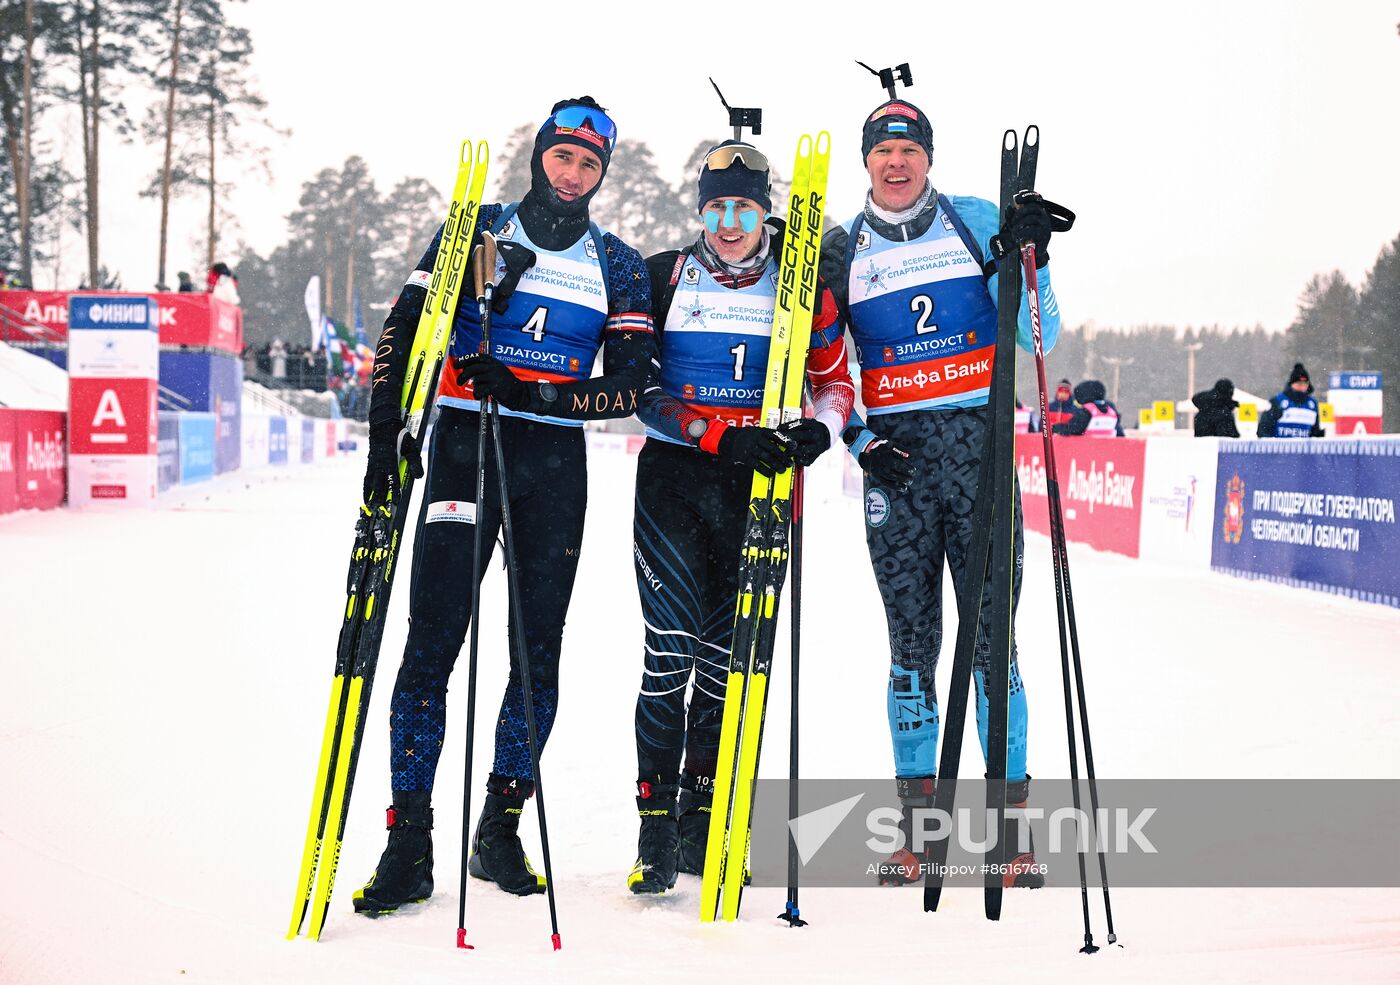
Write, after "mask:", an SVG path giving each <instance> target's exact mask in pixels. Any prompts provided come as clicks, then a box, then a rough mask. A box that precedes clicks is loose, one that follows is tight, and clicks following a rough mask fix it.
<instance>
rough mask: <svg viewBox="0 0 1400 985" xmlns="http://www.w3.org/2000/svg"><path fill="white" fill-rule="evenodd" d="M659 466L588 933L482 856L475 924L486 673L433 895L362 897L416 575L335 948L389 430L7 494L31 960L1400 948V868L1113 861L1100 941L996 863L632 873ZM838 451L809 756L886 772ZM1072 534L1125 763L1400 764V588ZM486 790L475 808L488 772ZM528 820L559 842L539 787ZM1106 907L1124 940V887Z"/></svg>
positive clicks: (890, 958)
mask: <svg viewBox="0 0 1400 985" xmlns="http://www.w3.org/2000/svg"><path fill="white" fill-rule="evenodd" d="M634 461H635V459H631V458H627V457H625V456H622V455H620V454H595V455H594V456H593V460H592V488H591V492H590V515H589V529H588V535H587V539H586V541H585V549H584V556H583V561H582V565H583V567H582V570H581V572H580V578H579V580H578V585H579V587H578V591H577V593H576V595H575V598H574V604H573V608H572V611H571V616H570V620H569V625H568V628H567V630H566V633H565V641H564V643H565V649H564V658H563V671H562V683H561V688H562V699H561V707H560V712H559V718H558V722H557V724H556V727H555V733H554V739H553V742H552V744H551V746H550V747H549V749H548V751H547V753H546V755H545V758H544V766H543V768H544V777H545V782H546V793H547V796H548V805H549V812H550V818H551V821H552V825H553V826H552V844H553V847H554V866H555V873H556V881H557V884H558V898H559V913H560V923H561V929H562V932H563V940H564V950H563V951H562V952H560V953H557V954H556V953H552V952H551V951H550V947H549V924H548V916H547V908H546V903H545V900H544V897H542V896H536V897H531V898H529V899H516V898H513V897H508V896H506V895H504V894H502V893H499V892H497V891H496V890H494V889H493V888H492V887H490V886H488V885H486V884H483V883H473V884H472V885H471V887H470V890H469V895H468V926H469V929H470V939H471V940H472V941H474V942H475V944H476V945H477V948H476V950H474V951H470V952H461V951H458V950H456V949H455V948H454V947H453V943H454V935H455V927H456V914H457V862H456V858H455V855H456V852H457V848H458V834H457V825H458V823H459V820H460V817H459V816H460V804H461V792H462V791H461V771H462V755H461V751H460V750H461V744H462V736H463V717H464V715H465V710H464V701H463V700H462V698H463V695H462V694H461V693H460V691H458V692H454V696H453V698H452V700H451V701H450V702H449V704H450V709H449V710H450V718H449V722H448V735H449V737H450V738H449V743H448V748H447V751H446V752H445V753H444V756H443V761H442V765H441V767H440V770H439V780H438V796H437V810H438V813H437V823H438V829H437V832H436V835H437V838H436V845H437V856H438V862H437V879H438V893H437V895H436V896H435V897H434V898H433V899H432V900H431V901H430V902H429V903H428V904H426V905H424V906H420V907H415V908H412V909H410V910H408V911H405V912H404V913H402V914H400V915H396V916H393V917H389V918H385V919H381V920H378V921H370V920H366V919H363V918H360V917H357V916H355V915H353V914H352V913H351V912H350V906H349V896H350V893H351V891H352V890H353V888H354V887H356V886H357V885H359V884H360V883H362V882H363V881H364V879H365V878H367V877H368V875H369V873H370V871H371V870H372V868H373V866H374V862H375V860H376V859H377V857H378V853H379V851H380V849H381V848H382V846H383V838H384V835H383V831H382V823H383V822H382V818H383V813H382V809H383V807H384V805H385V804H386V803H387V802H388V783H387V748H386V747H387V728H386V726H387V711H386V707H387V703H388V696H389V692H390V689H391V688H392V685H393V678H394V673H395V670H396V668H397V662H398V655H399V653H400V652H401V649H402V645H403V638H404V634H405V631H406V616H405V612H406V608H407V594H408V593H407V585H406V583H404V584H401V585H400V587H399V590H398V592H397V593H396V595H395V597H394V601H393V612H392V613H391V618H390V621H389V629H388V632H387V633H386V637H385V641H384V651H383V652H384V658H383V661H382V663H381V669H380V675H379V680H378V686H377V687H376V689H375V692H374V696H373V707H372V711H371V716H372V717H371V725H370V729H369V731H368V733H367V741H366V747H365V750H364V755H363V757H362V759H361V761H360V772H359V782H358V785H357V788H356V791H355V801H354V806H353V808H352V812H351V823H350V826H349V830H348V833H347V836H346V839H345V850H344V854H343V858H342V863H341V867H340V878H339V885H338V888H337V895H336V899H335V901H334V903H333V907H332V914H331V918H330V920H329V922H328V925H327V929H326V932H325V935H324V938H323V940H322V942H321V943H320V944H312V943H309V942H307V941H305V940H298V941H296V942H288V941H285V940H284V939H283V933H284V931H285V926H286V921H287V914H288V912H289V910H290V907H291V902H292V895H293V882H294V877H295V871H296V865H297V861H298V858H299V853H300V850H301V844H302V837H303V833H304V826H305V821H306V812H307V809H308V806H309V803H308V802H309V798H310V788H311V781H312V772H313V767H314V763H315V757H316V751H317V746H318V743H319V741H320V729H321V724H322V719H323V715H324V706H325V701H326V696H327V693H328V689H329V684H330V673H331V664H332V649H333V644H334V640H335V635H336V630H337V626H338V619H339V611H340V608H341V606H342V604H343V598H344V596H343V577H344V569H345V561H346V555H347V550H348V547H349V540H350V523H351V520H352V518H353V515H354V510H355V506H356V501H357V495H358V494H357V489H358V486H359V474H360V468H361V466H360V462H359V459H358V457H356V458H354V459H350V460H338V459H337V460H332V461H330V462H327V463H324V464H321V465H318V466H316V467H315V468H302V469H290V470H277V471H273V470H269V471H263V472H260V473H257V474H255V475H249V476H245V475H239V474H237V473H235V474H233V475H228V476H224V477H221V478H219V479H216V480H214V481H213V482H209V483H205V484H202V485H199V486H195V487H189V488H183V489H176V490H172V491H171V493H169V494H167V496H165V497H163V498H162V500H161V504H160V507H159V508H158V509H156V510H153V511H151V512H147V513H140V512H136V513H100V512H92V513H79V512H73V511H69V510H59V511H53V512H49V513H27V514H17V515H13V516H8V517H3V518H0V559H3V564H0V599H2V600H3V601H2V602H0V790H3V791H4V796H3V798H0V874H3V891H0V981H3V982H6V983H10V982H17V983H26V985H42V983H60V982H61V983H142V985H145V983H155V982H181V983H191V985H194V983H214V982H219V983H234V982H238V983H242V982H259V983H262V982H298V983H323V982H324V983H336V985H349V983H353V982H374V983H376V985H378V983H385V982H394V983H417V982H424V983H427V982H457V981H465V980H471V981H505V982H537V981H561V982H576V981H631V980H648V981H651V980H663V981H675V982H690V981H710V982H720V981H729V982H735V981H753V980H768V981H772V982H777V981H786V980H798V981H833V982H841V981H880V980H887V979H906V978H909V979H911V980H917V981H946V982H956V981H975V982H991V981H998V982H1000V981H1035V982H1042V981H1062V980H1065V981H1068V980H1074V981H1082V982H1124V981H1134V982H1159V981H1160V982H1180V981H1208V982H1254V981H1258V982H1315V981H1323V980H1345V981H1348V982H1350V983H1362V982H1393V981H1396V980H1400V891H1398V890H1366V891H1360V890H1172V891H1165V890H1147V889H1137V890H1127V889H1119V890H1115V892H1114V904H1115V906H1114V910H1115V918H1116V924H1117V929H1118V932H1119V935H1120V938H1121V941H1122V943H1123V944H1124V945H1125V946H1124V947H1123V948H1122V949H1119V948H1112V949H1108V948H1105V950H1104V951H1102V952H1101V953H1100V954H1098V955H1097V956H1094V957H1092V958H1086V957H1083V956H1081V955H1079V954H1077V953H1076V949H1077V947H1078V943H1079V935H1080V929H1079V919H1080V918H1079V910H1078V893H1077V891H1074V890H1042V891H1040V892H1037V893H1026V892H1013V893H1008V895H1007V900H1006V905H1005V911H1004V914H1003V918H1002V920H1001V922H1000V923H989V922H987V921H986V920H984V919H983V917H982V906H981V894H980V893H978V892H977V891H976V890H958V891H955V890H949V891H948V892H947V893H945V902H944V905H943V907H942V909H941V910H940V912H939V913H938V914H936V915H926V914H924V913H922V912H921V911H920V899H919V894H918V892H917V891H916V890H915V891H892V890H878V889H873V888H872V889H869V890H851V889H847V890H818V889H811V890H806V891H804V895H803V900H802V902H803V907H802V909H803V914H804V916H807V917H809V918H810V920H811V921H812V925H811V926H810V927H808V928H806V929H804V930H800V931H797V930H791V929H789V928H787V927H786V925H783V924H781V923H778V922H777V921H775V920H774V919H772V917H773V915H774V914H776V913H777V912H778V911H779V910H780V909H781V907H782V893H781V892H780V891H779V890H770V889H754V890H751V891H750V892H749V893H748V894H746V896H745V899H744V916H743V919H742V920H741V921H740V922H739V923H738V924H732V925H724V924H718V925H710V926H704V927H702V926H701V925H700V924H699V923H698V922H697V919H696V908H697V897H698V893H699V885H698V880H695V879H693V878H691V877H684V876H683V877H682V881H681V883H680V885H679V886H678V888H677V890H676V891H675V892H674V893H672V894H668V895H667V896H665V897H661V898H656V899H639V898H634V897H632V896H630V895H629V894H628V893H627V891H626V888H625V878H626V873H627V871H628V869H629V867H630V865H631V862H632V859H633V855H634V850H635V836H636V816H635V809H634V805H633V801H632V796H633V790H632V781H633V779H634V776H635V758H634V751H633V750H634V747H633V739H632V716H633V706H634V697H635V693H636V690H635V689H636V686H637V683H638V680H639V678H640V674H639V669H640V659H639V657H640V652H641V641H642V640H641V631H640V617H639V611H638V607H637V602H636V594H635V588H634V582H633V575H632V562H631V550H630V518H631V501H632V492H631V480H632V468H633V462H634ZM834 464H835V462H834V456H833V462H832V463H831V464H830V465H828V467H827V469H826V474H825V476H824V477H822V478H821V480H820V481H814V483H813V486H814V489H813V494H812V495H811V497H810V499H811V501H810V504H809V509H808V516H809V520H808V528H807V549H808V568H807V592H808V595H807V611H808V613H810V618H809V620H808V622H807V627H808V631H807V633H806V634H804V642H805V650H804V663H803V667H804V674H803V686H804V703H803V722H804V733H805V734H804V738H803V742H804V745H803V762H804V764H805V770H804V772H806V773H808V774H809V775H812V776H884V775H886V774H887V773H888V770H889V745H888V741H889V740H888V735H887V731H886V724H885V710H884V709H885V697H884V695H885V681H886V669H887V664H888V656H887V651H886V648H885V643H884V624H883V617H882V614H881V610H880V606H879V601H878V598H877V596H876V593H875V588H874V583H873V579H872V577H871V575H870V571H869V566H868V563H867V561H866V557H865V548H864V542H863V538H862V531H861V518H860V512H859V507H858V504H856V503H855V502H854V501H847V500H844V499H842V498H841V497H840V495H839V492H838V491H837V489H836V484H835V481H834V478H833V476H834V472H835V469H834V467H833V466H834ZM1027 547H1028V551H1027V570H1026V589H1025V593H1024V597H1023V600H1022V604H1021V612H1020V616H1019V619H1018V628H1019V632H1020V640H1021V653H1022V658H1021V661H1022V674H1023V676H1024V678H1025V680H1026V685H1027V688H1028V693H1029V695H1030V700H1031V713H1032V720H1031V752H1030V763H1031V772H1032V773H1034V774H1036V775H1038V776H1055V775H1059V776H1064V775H1066V772H1067V767H1066V765H1065V752H1064V740H1063V735H1064V730H1063V729H1064V726H1063V722H1062V720H1061V717H1060V715H1061V710H1060V709H1061V704H1060V697H1059V687H1060V684H1059V680H1058V675H1059V659H1058V651H1057V648H1056V637H1055V621H1054V609H1053V588H1052V581H1051V576H1050V567H1049V550H1048V542H1047V541H1045V540H1044V539H1042V538H1039V537H1035V536H1030V537H1028V545H1027ZM1072 559H1073V565H1074V568H1073V571H1074V576H1075V591H1076V599H1077V600H1078V603H1079V611H1080V618H1081V624H1082V631H1083V636H1084V641H1083V642H1084V654H1085V659H1086V675H1087V681H1088V685H1089V701H1090V709H1091V717H1092V721H1093V724H1094V729H1095V733H1094V737H1095V752H1096V755H1097V759H1098V765H1099V771H1100V775H1101V776H1103V777H1114V776H1124V777H1126V776H1139V777H1231V776H1256V777H1311V776H1323V777H1327V776H1344V777H1367V776H1378V775H1379V776H1387V775H1394V774H1395V772H1396V760H1395V752H1396V750H1397V749H1400V712H1397V710H1396V709H1397V708H1400V652H1398V651H1400V647H1397V642H1396V641H1397V639H1400V613H1397V612H1395V611H1392V610H1388V609H1384V608H1381V607H1377V606H1368V605H1365V604H1361V603H1356V602H1350V601H1348V600H1345V599H1338V598H1334V597H1331V596H1325V595H1316V594H1309V593H1306V592H1301V591H1296V590H1293V589H1288V588H1283V587H1279V586H1274V585H1268V584H1261V583H1255V582H1247V581H1242V580H1234V579H1230V578H1226V577H1223V576H1216V575H1209V574H1204V573H1189V572H1185V571H1181V570H1177V569H1168V568H1155V567H1152V566H1150V565H1146V564H1142V563H1139V562H1133V561H1129V560H1127V559H1123V558H1118V557H1114V556H1111V555H1100V554H1096V553H1094V552H1091V551H1088V550H1082V549H1076V550H1074V551H1073V553H1072ZM948 597H949V598H950V599H951V596H948ZM485 604H486V606H487V611H488V612H494V613H498V614H499V617H497V618H489V619H488V620H486V621H485V623H484V625H483V634H482V645H483V653H484V654H485V655H486V656H485V659H484V661H483V666H482V669H481V678H480V686H481V689H482V690H481V697H480V702H481V704H480V707H481V708H482V709H483V717H484V719H485V723H484V724H483V727H482V731H481V733H480V741H478V743H477V761H476V767H475V768H476V775H477V776H478V777H484V776H485V773H486V770H487V768H488V767H489V755H490V732H489V723H490V721H491V717H492V715H493V713H494V708H495V704H496V702H497V701H498V700H499V695H500V693H501V688H502V686H503V683H504V678H505V673H506V666H505V659H504V652H505V650H504V643H505V640H504V623H505V620H504V578H503V576H502V574H501V572H500V570H499V568H497V569H496V570H494V571H493V572H492V574H491V576H490V579H489V581H488V589H487V592H486V603H485ZM948 639H949V640H950V641H951V639H952V632H951V627H950V628H949V634H948ZM781 647H782V644H781V643H780V650H779V653H780V654H781V653H784V652H785V651H784V650H783V649H782V648H781ZM464 662H465V660H464V661H463V663H464ZM785 663H786V659H785V658H784V657H781V656H780V658H779V660H778V667H779V670H778V671H777V672H776V678H775V681H774V689H775V692H776V694H775V697H774V700H773V701H772V703H771V705H770V716H771V717H770V721H769V726H768V729H769V731H768V734H769V735H770V736H772V737H773V738H770V740H769V742H768V743H767V748H766V762H765V768H764V770H763V772H764V774H765V775H774V776H777V775H782V774H784V773H785V771H786V755H785V743H784V742H783V741H782V738H781V737H783V736H785V735H786V733H787V721H786V717H787V716H786V701H785V697H786V691H787V681H786V677H785V674H784V671H783V669H782V668H783V667H784V665H785ZM949 664H951V660H945V661H944V667H943V668H942V671H943V674H942V676H943V677H945V678H946V674H947V671H948V665H949ZM463 679H464V678H463ZM940 684H941V687H943V688H944V689H945V690H946V682H945V681H941V682H940ZM969 745H973V743H969ZM473 797H474V804H475V805H478V806H479V804H480V802H481V793H480V791H479V790H477V791H474V792H473ZM1272 806H1273V805H1269V804H1261V805H1260V810H1261V811H1267V810H1269V809H1271V807H1272ZM1383 823H1389V822H1383ZM524 830H525V831H526V832H527V834H526V842H527V846H528V847H529V848H530V851H531V855H532V857H533V858H534V859H535V861H536V864H537V865H538V864H539V863H540V862H541V859H540V855H539V852H538V845H537V843H536V833H535V832H536V828H535V826H534V818H533V812H532V811H531V812H528V813H527V818H526V824H525V825H524ZM1095 929H1096V937H1097V939H1098V941H1099V943H1101V944H1102V943H1103V936H1104V934H1103V927H1102V919H1101V917H1098V918H1096V926H1095Z"/></svg>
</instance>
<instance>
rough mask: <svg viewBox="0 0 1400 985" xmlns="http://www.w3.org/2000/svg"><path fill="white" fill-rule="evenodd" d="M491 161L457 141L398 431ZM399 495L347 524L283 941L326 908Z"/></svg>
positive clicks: (404, 506)
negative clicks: (340, 612)
mask: <svg viewBox="0 0 1400 985" xmlns="http://www.w3.org/2000/svg"><path fill="white" fill-rule="evenodd" d="M489 156H490V152H489V149H488V147H487V144H486V141H484V140H483V141H480V142H479V143H476V144H473V143H472V142H471V141H469V140H468V141H464V142H463V143H462V147H461V153H460V157H459V159H458V167H457V178H456V181H455V183H454V185H453V189H452V204H451V206H450V208H449V211H448V214H447V221H446V222H445V223H444V225H443V231H442V239H441V241H440V244H439V247H438V254H437V261H436V263H435V264H434V265H433V275H432V280H431V281H430V283H429V286H428V297H427V300H426V302H425V303H424V305H423V313H422V316H421V317H420V318H419V321H418V329H417V332H416V334H415V335H414V337H413V350H412V353H411V355H410V357H409V365H408V371H407V373H406V374H405V380H404V387H403V394H402V397H401V400H402V409H403V419H404V427H405V428H406V429H407V430H408V431H409V433H411V434H412V435H413V436H414V437H415V438H419V437H420V435H421V433H422V430H423V423H424V417H425V414H426V413H427V411H428V410H430V409H431V406H432V399H433V396H434V395H435V394H436V393H437V385H438V374H439V373H440V372H441V369H442V364H443V361H444V359H445V357H446V352H447V345H448V341H449V339H450V337H451V333H452V318H453V315H454V313H455V312H456V310H457V301H458V298H459V297H460V296H461V292H462V288H463V285H464V283H465V281H466V278H467V276H468V272H467V253H468V251H469V250H470V248H471V242H472V234H473V232H474V231H475V229H476V217H477V212H478V211H479V209H480V206H481V196H482V192H483V190H484V189H485V186H486V169H487V163H488V159H489ZM398 479H399V482H398V489H397V492H394V491H391V492H390V493H389V495H388V497H387V499H386V501H385V502H382V503H365V504H363V505H362V506H361V507H360V515H359V518H358V520H357V522H356V524H355V543H354V546H353V547H352V549H351V552H350V570H349V575H348V579H347V586H346V594H347V598H346V603H345V612H344V619H343V621H342V623H341V628H340V636H339V639H338V640H337V643H336V654H335V676H334V677H333V678H332V681H331V697H330V706H329V708H328V710H327V712H326V723H325V728H324V730H323V731H322V735H321V754H320V758H319V760H318V762H317V766H316V781H315V787H314V789H313V791H312V795H311V816H310V820H309V821H308V823H307V828H306V842H305V845H304V847H303V849H302V856H301V868H300V870H299V872H298V873H297V883H296V898H295V902H294V904H293V906H292V919H291V923H290V925H289V926H288V928H287V939H288V940H291V939H292V938H294V937H296V936H297V935H298V934H299V933H300V932H301V928H302V926H303V925H304V924H306V923H307V917H308V916H309V917H310V924H309V925H308V926H307V936H308V937H310V938H311V939H312V940H318V939H319V938H320V936H321V929H322V928H323V927H324V925H325V921H326V914H327V912H328V911H329V909H330V902H331V893H332V891H333V890H334V888H335V876H336V868H337V866H338V864H339V862H340V845H341V839H342V837H343V836H344V831H345V820H346V817H347V816H348V815H349V811H350V792H351V788H352V787H353V785H354V782H355V766H356V763H357V762H358V760H359V756H360V745H361V742H362V740H363V738H364V730H365V718H366V712H367V711H368V708H369V700H370V689H371V687H372V686H373V684H374V671H375V667H376V665H377V664H378V662H379V645H380V641H381V640H382V639H383V637H384V620H385V617H386V616H387V615H388V611H389V592H390V590H391V589H392V588H393V578H394V571H395V568H396V562H397V560H398V552H399V547H400V546H401V544H402V542H403V532H404V526H405V523H406V522H407V518H408V506H409V503H410V501H411V498H412V494H413V477H412V476H411V475H409V473H408V466H407V464H406V463H405V462H403V461H402V460H401V461H400V462H399V474H398Z"/></svg>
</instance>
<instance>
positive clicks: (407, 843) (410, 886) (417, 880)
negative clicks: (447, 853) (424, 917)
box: [353, 807, 433, 917]
mask: <svg viewBox="0 0 1400 985" xmlns="http://www.w3.org/2000/svg"><path fill="white" fill-rule="evenodd" d="M387 827H388V829H389V844H388V845H387V846H386V847H385V849H384V854H383V855H381V856H379V864H378V865H377V866H375V868H374V875H372V876H370V877H369V882H367V883H365V885H364V887H363V888H361V889H357V890H355V896H354V901H353V902H354V907H355V912H356V913H363V914H364V915H365V916H368V917H377V916H379V915H380V914H383V913H392V912H393V911H394V910H397V909H398V908H399V907H401V906H403V905H404V904H405V903H421V902H423V901H424V900H426V899H427V898H428V897H429V896H431V895H433V836H432V829H433V810H432V808H431V807H390V808H389V810H388V817H387Z"/></svg>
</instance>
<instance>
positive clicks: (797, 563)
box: [778, 465, 807, 927]
mask: <svg viewBox="0 0 1400 985" xmlns="http://www.w3.org/2000/svg"><path fill="white" fill-rule="evenodd" d="M806 474H807V472H806V470H805V469H803V468H802V467H801V466H796V465H795V466H793V476H792V540H791V545H792V546H791V551H790V556H791V558H792V711H791V713H790V714H789V718H788V896H787V905H786V906H785V907H784V908H783V912H782V913H779V914H778V919H779V920H786V921H787V922H788V925H789V926H792V927H805V926H807V921H806V920H803V919H802V918H801V916H800V913H801V911H800V910H799V909H798V907H797V880H798V875H797V834H796V832H795V831H794V830H793V826H792V822H793V821H794V820H796V819H797V809H798V804H797V777H798V768H797V742H798V729H797V693H798V692H797V671H798V661H799V657H800V655H801V652H802V494H803V489H804V477H805V476H806Z"/></svg>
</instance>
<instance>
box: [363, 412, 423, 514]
mask: <svg viewBox="0 0 1400 985" xmlns="http://www.w3.org/2000/svg"><path fill="white" fill-rule="evenodd" d="M371 416H372V415H371ZM400 458H404V459H407V461H408V474H409V475H411V476H413V478H415V479H421V478H423V459H422V456H421V455H420V454H419V452H418V442H417V441H416V440H415V439H414V437H413V435H411V434H409V433H408V429H406V428H405V427H404V426H403V423H402V422H401V421H400V420H399V419H398V413H397V412H395V413H394V416H393V418H390V419H384V420H379V421H371V422H370V425H369V464H368V465H367V466H366V467H365V486H364V493H365V505H369V504H370V503H371V502H373V503H378V504H381V505H382V504H384V503H387V502H388V501H389V493H390V491H392V492H393V494H394V498H395V499H398V498H399V459H400Z"/></svg>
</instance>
